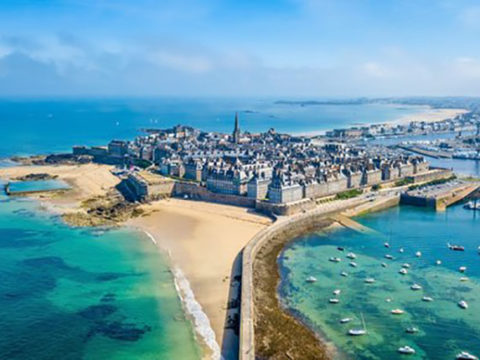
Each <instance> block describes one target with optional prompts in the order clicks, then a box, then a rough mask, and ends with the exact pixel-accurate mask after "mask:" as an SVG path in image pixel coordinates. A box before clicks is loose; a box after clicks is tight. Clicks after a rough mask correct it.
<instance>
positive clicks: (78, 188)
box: [0, 164, 120, 212]
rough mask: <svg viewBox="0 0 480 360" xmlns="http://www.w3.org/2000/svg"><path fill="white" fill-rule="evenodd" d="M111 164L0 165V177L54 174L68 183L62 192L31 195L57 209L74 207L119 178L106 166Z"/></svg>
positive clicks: (104, 191)
mask: <svg viewBox="0 0 480 360" xmlns="http://www.w3.org/2000/svg"><path fill="white" fill-rule="evenodd" d="M111 169H113V167H112V166H108V165H99V164H85V165H39V166H15V167H7V168H0V179H3V180H7V181H8V180H14V179H15V178H17V177H19V176H25V175H28V174H38V173H46V174H49V175H52V176H57V177H58V179H59V180H63V181H65V182H66V183H67V184H69V185H70V186H71V190H68V191H67V192H65V193H64V194H61V195H60V196H58V194H48V193H42V194H38V195H35V196H33V197H35V198H38V199H39V200H44V201H47V200H48V203H49V204H51V205H52V206H53V207H54V208H57V210H59V211H60V212H69V211H73V210H76V209H77V208H78V207H79V205H80V203H81V202H82V201H83V200H86V199H88V198H91V197H95V196H103V195H105V194H106V193H107V192H108V190H110V189H111V188H113V187H114V186H115V185H117V184H118V183H119V182H120V180H119V179H118V178H117V177H116V176H114V175H113V174H112V173H111V172H110V170H111Z"/></svg>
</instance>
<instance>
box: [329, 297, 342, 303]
mask: <svg viewBox="0 0 480 360" xmlns="http://www.w3.org/2000/svg"><path fill="white" fill-rule="evenodd" d="M328 302H329V303H330V304H338V303H339V302H340V299H337V298H332V299H330V300H328Z"/></svg>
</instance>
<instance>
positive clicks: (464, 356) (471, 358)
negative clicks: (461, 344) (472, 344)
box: [455, 351, 478, 360]
mask: <svg viewBox="0 0 480 360" xmlns="http://www.w3.org/2000/svg"><path fill="white" fill-rule="evenodd" d="M455 359H456V360H478V357H476V356H475V355H472V354H470V353H468V352H466V351H462V352H461V353H460V354H457V357H456V358H455Z"/></svg>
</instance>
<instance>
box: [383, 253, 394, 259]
mask: <svg viewBox="0 0 480 360" xmlns="http://www.w3.org/2000/svg"><path fill="white" fill-rule="evenodd" d="M385 259H388V260H393V256H392V255H390V254H386V255H385Z"/></svg>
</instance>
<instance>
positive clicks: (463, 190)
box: [400, 181, 480, 211]
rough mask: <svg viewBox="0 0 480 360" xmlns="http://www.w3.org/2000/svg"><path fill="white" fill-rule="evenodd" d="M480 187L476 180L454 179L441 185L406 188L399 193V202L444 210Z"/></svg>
mask: <svg viewBox="0 0 480 360" xmlns="http://www.w3.org/2000/svg"><path fill="white" fill-rule="evenodd" d="M479 188H480V183H478V182H464V181H454V182H450V183H446V184H442V185H435V186H428V187H425V188H422V187H420V188H417V189H412V190H408V191H406V192H404V193H402V194H401V197H400V203H401V204H405V205H414V206H423V207H428V208H432V209H435V210H436V211H445V210H446V208H447V207H448V206H450V205H453V204H455V203H458V202H459V201H462V200H463V199H465V198H466V197H467V196H469V195H471V194H473V193H474V192H475V191H476V190H478V189H479Z"/></svg>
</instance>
